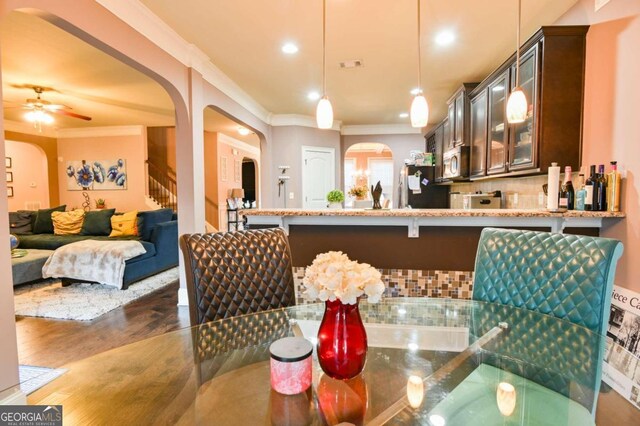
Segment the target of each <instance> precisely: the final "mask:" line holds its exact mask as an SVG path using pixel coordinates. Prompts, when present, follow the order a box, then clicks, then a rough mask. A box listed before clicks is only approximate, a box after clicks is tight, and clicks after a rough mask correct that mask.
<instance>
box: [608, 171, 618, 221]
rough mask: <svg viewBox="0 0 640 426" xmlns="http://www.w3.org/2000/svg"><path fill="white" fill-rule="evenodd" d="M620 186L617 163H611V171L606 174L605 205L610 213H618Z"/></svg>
mask: <svg viewBox="0 0 640 426" xmlns="http://www.w3.org/2000/svg"><path fill="white" fill-rule="evenodd" d="M620 184H621V176H620V172H619V171H618V162H617V161H612V162H611V171H610V172H609V173H607V205H608V209H609V211H610V212H619V211H620Z"/></svg>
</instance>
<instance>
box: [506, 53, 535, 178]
mask: <svg viewBox="0 0 640 426" xmlns="http://www.w3.org/2000/svg"><path fill="white" fill-rule="evenodd" d="M537 55H538V45H535V46H533V47H532V48H531V49H529V51H527V52H525V53H524V55H522V58H521V60H520V87H522V91H523V92H524V94H525V96H526V98H527V104H528V105H527V106H528V108H527V119H526V120H525V121H524V123H519V124H510V127H511V129H510V132H509V170H521V169H531V168H533V167H534V165H535V164H536V158H535V155H536V150H535V143H534V141H535V140H536V137H535V135H534V133H535V129H536V115H537V114H536V108H535V105H537V102H536V93H537V85H538V66H537V65H538V58H537ZM511 76H512V79H511V88H512V90H513V89H514V88H515V86H516V81H515V80H516V66H515V64H514V65H513V66H512V67H511Z"/></svg>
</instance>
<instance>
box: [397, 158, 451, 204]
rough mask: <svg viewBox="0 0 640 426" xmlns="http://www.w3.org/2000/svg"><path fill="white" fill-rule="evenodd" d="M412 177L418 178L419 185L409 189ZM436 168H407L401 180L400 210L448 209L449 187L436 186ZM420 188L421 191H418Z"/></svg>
mask: <svg viewBox="0 0 640 426" xmlns="http://www.w3.org/2000/svg"><path fill="white" fill-rule="evenodd" d="M410 176H414V177H417V182H416V180H415V179H414V180H413V182H414V183H416V184H417V185H416V186H414V189H410V188H409V184H410V179H409V177H410ZM435 183H436V182H435V167H429V166H405V167H404V170H403V173H402V175H401V179H400V186H401V188H400V193H401V194H402V196H401V197H400V206H399V207H400V208H408V207H410V208H412V209H447V208H449V186H448V185H436V184H435ZM418 187H419V190H418V189H417V188H418Z"/></svg>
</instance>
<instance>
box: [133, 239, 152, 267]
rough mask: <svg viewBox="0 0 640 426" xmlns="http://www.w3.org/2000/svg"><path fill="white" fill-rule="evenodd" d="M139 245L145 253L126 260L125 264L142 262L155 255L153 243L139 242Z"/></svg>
mask: <svg viewBox="0 0 640 426" xmlns="http://www.w3.org/2000/svg"><path fill="white" fill-rule="evenodd" d="M140 244H142V246H143V247H144V249H145V250H146V251H147V252H146V253H143V254H141V255H139V256H136V257H134V258H131V259H129V260H127V264H129V263H135V262H137V261H139V260H144V259H147V258H149V257H153V256H155V255H156V246H155V245H153V243H150V242H149V241H140Z"/></svg>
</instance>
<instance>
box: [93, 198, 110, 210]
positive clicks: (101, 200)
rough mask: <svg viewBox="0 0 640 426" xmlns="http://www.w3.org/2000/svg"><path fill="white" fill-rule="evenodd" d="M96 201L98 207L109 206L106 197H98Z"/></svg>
mask: <svg viewBox="0 0 640 426" xmlns="http://www.w3.org/2000/svg"><path fill="white" fill-rule="evenodd" d="M95 203H96V209H104V208H107V202H106V200H105V199H104V198H98V199H97V200H95Z"/></svg>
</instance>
